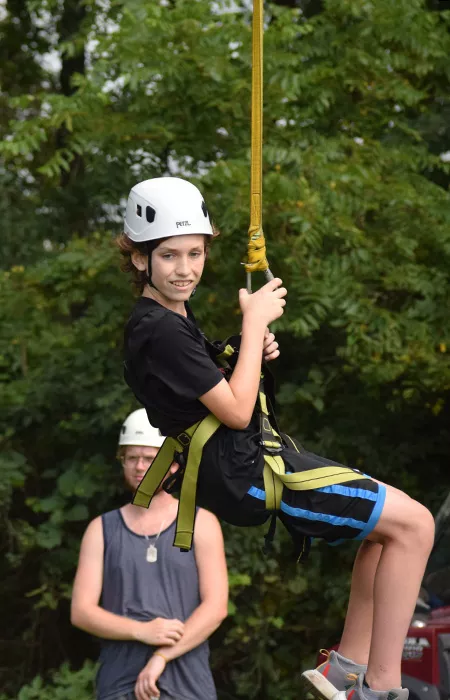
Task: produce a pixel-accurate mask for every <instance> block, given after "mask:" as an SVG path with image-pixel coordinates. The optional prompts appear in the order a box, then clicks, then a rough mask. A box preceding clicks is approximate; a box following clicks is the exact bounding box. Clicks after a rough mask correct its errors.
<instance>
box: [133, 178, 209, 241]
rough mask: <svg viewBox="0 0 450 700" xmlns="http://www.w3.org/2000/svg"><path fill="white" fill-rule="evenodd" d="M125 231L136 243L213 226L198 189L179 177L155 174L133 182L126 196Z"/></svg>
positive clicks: (206, 232) (202, 231)
mask: <svg viewBox="0 0 450 700" xmlns="http://www.w3.org/2000/svg"><path fill="white" fill-rule="evenodd" d="M124 231H125V233H126V235H127V236H128V237H129V238H131V240H132V241H135V242H136V243H141V242H142V241H155V240H157V239H158V238H166V237H169V236H182V235H184V234H186V233H201V234H205V235H206V236H212V235H213V230H212V226H211V221H210V218H209V214H208V210H207V208H206V204H205V202H204V200H203V197H202V194H201V192H200V190H198V189H197V188H196V187H195V185H193V184H192V183H191V182H188V181H187V180H182V179H181V178H179V177H155V178H153V179H151V180H144V181H143V182H139V183H138V184H137V185H135V186H134V187H133V188H132V190H131V192H130V195H129V197H128V202H127V211H126V214H125V221H124Z"/></svg>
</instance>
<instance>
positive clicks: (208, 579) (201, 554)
mask: <svg viewBox="0 0 450 700" xmlns="http://www.w3.org/2000/svg"><path fill="white" fill-rule="evenodd" d="M194 546H195V561H196V563H197V568H198V577H199V587H200V601H201V602H200V605H199V606H198V607H197V608H196V609H195V610H194V612H193V613H192V615H190V617H188V619H187V620H186V622H185V625H184V634H183V636H182V638H181V639H180V641H179V642H177V643H176V644H174V645H173V646H171V647H167V646H161V647H160V648H159V649H158V651H159V652H161V654H163V656H164V657H165V658H166V659H167V660H168V661H171V660H172V659H175V658H177V657H178V656H182V654H185V653H186V652H187V651H190V650H191V649H193V648H194V647H197V646H198V645H199V644H201V643H202V642H204V641H205V639H208V637H210V636H211V634H212V633H213V632H214V631H215V630H216V629H217V628H218V627H219V626H220V624H221V622H222V621H223V620H224V619H225V617H226V616H227V614H228V573H227V563H226V559H225V550H224V544H223V535H222V529H221V527H220V524H219V521H218V520H217V518H216V516H215V515H213V514H212V513H210V512H209V511H207V510H203V509H200V510H199V511H198V513H197V518H196V523H195V531H194Z"/></svg>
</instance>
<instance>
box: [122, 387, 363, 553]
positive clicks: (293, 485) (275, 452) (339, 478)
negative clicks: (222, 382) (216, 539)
mask: <svg viewBox="0 0 450 700" xmlns="http://www.w3.org/2000/svg"><path fill="white" fill-rule="evenodd" d="M259 406H260V411H261V426H262V427H261V445H262V447H263V450H264V469H263V479H264V489H265V492H266V508H267V510H270V511H273V512H276V511H278V510H280V507H281V498H282V494H283V486H285V487H286V488H288V489H291V490H292V491H309V490H312V489H318V488H322V487H324V486H332V485H334V484H343V483H345V482H347V481H354V480H355V479H361V474H359V473H357V472H354V471H353V470H352V469H350V468H349V467H341V466H337V465H330V466H326V467H318V468H317V469H308V470H305V471H303V472H295V473H292V474H286V469H285V464H284V460H283V457H282V453H283V450H284V449H285V447H284V445H283V443H282V440H281V437H280V435H279V433H278V432H277V431H276V430H275V429H274V428H273V427H272V425H271V422H270V416H269V412H268V407H267V400H266V395H265V393H264V391H263V390H262V389H260V392H259ZM220 425H221V422H220V421H219V419H218V418H216V416H214V415H213V414H212V413H210V414H209V415H208V416H206V418H204V419H203V420H202V421H199V422H197V423H194V425H191V426H190V428H188V429H187V430H185V431H184V432H183V433H180V434H179V435H178V436H177V437H176V438H172V437H169V438H166V439H165V441H164V443H163V446H162V447H161V449H160V450H159V452H158V454H157V455H156V457H155V459H154V460H153V462H152V464H151V466H150V467H149V469H148V470H147V472H146V474H145V476H144V478H143V479H142V481H141V483H140V484H139V486H138V488H137V490H136V493H135V494H134V498H133V505H135V506H142V507H144V508H148V507H149V505H150V501H151V500H152V498H153V496H154V494H155V493H156V491H157V489H158V488H159V486H160V485H161V483H162V481H163V480H164V477H165V476H166V474H167V473H168V471H169V469H170V466H171V464H172V461H173V459H174V455H175V453H178V454H179V453H181V452H183V451H184V450H186V449H188V458H187V464H186V468H185V471H184V474H183V481H182V486H181V493H180V501H179V506H178V517H177V526H176V533H175V540H174V546H175V547H180V549H183V550H189V549H190V548H191V547H192V538H193V533H194V523H195V507H196V494H197V480H198V472H199V467H200V462H201V460H202V455H203V448H204V447H205V445H206V443H207V442H208V440H209V439H210V438H211V437H212V436H213V435H214V433H215V432H216V430H217V429H218V428H219V426H220ZM286 437H288V436H286ZM289 439H290V438H289ZM291 442H292V444H293V445H294V448H295V449H296V450H297V447H296V445H295V443H294V442H293V441H292V440H291ZM297 451H298V450H297Z"/></svg>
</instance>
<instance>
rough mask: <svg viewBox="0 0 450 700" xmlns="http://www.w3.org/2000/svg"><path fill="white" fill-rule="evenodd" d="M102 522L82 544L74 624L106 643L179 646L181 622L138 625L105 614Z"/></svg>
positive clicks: (95, 522) (92, 527) (90, 528)
mask: <svg viewBox="0 0 450 700" xmlns="http://www.w3.org/2000/svg"><path fill="white" fill-rule="evenodd" d="M103 550H104V545H103V526H102V519H101V518H96V519H95V520H93V521H92V522H91V523H90V524H89V526H88V528H87V530H86V532H85V533H84V537H83V540H82V542H81V549H80V558H79V561H78V568H77V573H76V576H75V581H74V585H73V593H72V606H71V615H70V620H71V622H72V624H73V625H75V627H79V628H80V629H82V630H84V631H85V632H89V633H90V634H93V635H95V636H96V637H101V638H102V639H124V640H125V639H126V640H134V641H140V642H143V643H144V644H151V645H159V644H166V645H171V644H175V643H176V642H177V641H178V640H179V639H180V638H181V635H182V634H183V629H184V625H183V623H182V622H180V620H163V619H162V618H157V619H156V620H151V621H150V622H138V621H136V620H131V619H130V618H127V617H123V616H122V615H116V614H115V613H112V612H109V611H108V610H104V608H102V607H101V606H100V605H99V602H100V596H101V593H102V587H103V553H104V552H103Z"/></svg>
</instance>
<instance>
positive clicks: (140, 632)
mask: <svg viewBox="0 0 450 700" xmlns="http://www.w3.org/2000/svg"><path fill="white" fill-rule="evenodd" d="M183 632H184V624H183V622H181V621H180V620H166V619H164V618H163V617H157V618H156V619H155V620H151V621H150V622H137V623H136V627H135V633H134V635H135V638H136V639H137V640H138V641H139V642H143V644H149V645H150V646H153V647H161V646H169V647H172V646H173V645H174V644H176V643H177V642H179V641H180V639H181V637H182V636H183Z"/></svg>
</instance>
